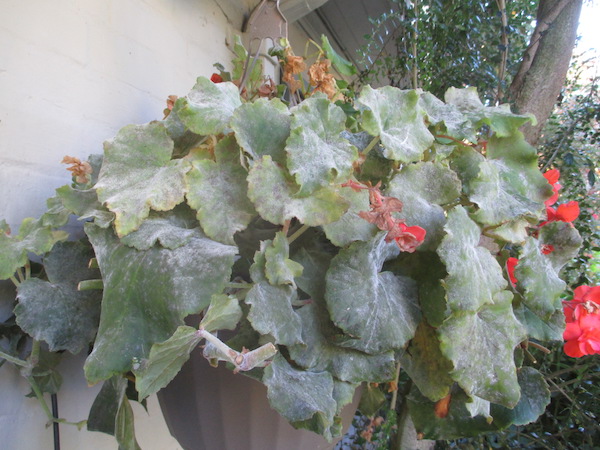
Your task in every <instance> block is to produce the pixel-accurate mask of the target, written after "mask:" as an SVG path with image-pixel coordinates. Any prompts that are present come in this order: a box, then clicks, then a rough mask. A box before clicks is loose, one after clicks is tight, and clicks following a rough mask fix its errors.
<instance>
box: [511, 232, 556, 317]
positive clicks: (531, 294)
mask: <svg viewBox="0 0 600 450" xmlns="http://www.w3.org/2000/svg"><path fill="white" fill-rule="evenodd" d="M515 277H516V278H517V280H519V281H518V284H517V286H518V288H519V289H521V290H522V291H523V302H524V303H525V305H526V306H527V308H529V309H530V310H531V311H532V312H533V313H534V314H536V315H537V316H539V317H540V318H541V319H542V320H545V319H548V318H550V316H551V315H552V314H554V313H555V312H556V311H557V310H560V309H562V302H561V300H560V296H561V294H562V293H563V291H564V290H565V287H566V283H565V282H564V281H563V280H561V279H560V278H559V276H558V273H557V272H556V271H555V269H554V267H553V266H552V262H551V261H550V259H548V258H547V257H546V255H544V254H542V252H541V251H540V249H539V248H538V241H537V239H534V238H528V239H527V241H525V245H524V246H523V249H522V250H521V254H520V256H519V264H518V265H517V267H516V268H515Z"/></svg>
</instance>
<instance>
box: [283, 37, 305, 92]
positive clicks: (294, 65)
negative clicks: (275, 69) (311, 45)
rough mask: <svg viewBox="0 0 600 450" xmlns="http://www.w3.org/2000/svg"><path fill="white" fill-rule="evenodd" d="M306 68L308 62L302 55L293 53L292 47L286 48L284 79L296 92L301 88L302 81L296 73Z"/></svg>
mask: <svg viewBox="0 0 600 450" xmlns="http://www.w3.org/2000/svg"><path fill="white" fill-rule="evenodd" d="M304 70H306V64H305V63H304V58H303V57H302V56H295V55H294V54H292V50H291V49H290V48H286V49H285V64H284V66H283V77H282V78H283V81H285V82H286V83H287V84H288V85H289V87H290V90H291V91H292V92H296V91H297V90H298V89H299V88H300V82H299V81H298V80H296V77H295V76H294V75H296V74H298V73H301V72H303V71H304Z"/></svg>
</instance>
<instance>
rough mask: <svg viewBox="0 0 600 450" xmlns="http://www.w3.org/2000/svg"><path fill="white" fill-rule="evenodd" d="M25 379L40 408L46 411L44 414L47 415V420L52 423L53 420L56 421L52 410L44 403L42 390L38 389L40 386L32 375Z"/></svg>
mask: <svg viewBox="0 0 600 450" xmlns="http://www.w3.org/2000/svg"><path fill="white" fill-rule="evenodd" d="M27 381H29V385H30V386H31V389H32V390H33V393H34V394H35V396H36V398H37V399H38V401H39V402H40V405H41V406H42V409H43V410H44V412H45V413H46V416H47V417H48V421H49V422H51V423H53V422H54V421H56V420H57V419H56V417H54V416H53V415H52V411H50V408H48V404H47V403H46V399H45V398H44V394H43V393H42V390H41V389H40V387H39V386H38V384H37V382H36V381H35V378H33V376H29V377H27Z"/></svg>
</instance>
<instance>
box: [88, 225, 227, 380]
mask: <svg viewBox="0 0 600 450" xmlns="http://www.w3.org/2000/svg"><path fill="white" fill-rule="evenodd" d="M85 230H86V233H87V235H88V237H89V238H90V241H91V243H92V245H93V246H94V250H95V252H96V258H97V259H98V264H99V266H100V271H101V272H102V277H103V279H104V297H103V300H102V313H101V317H100V327H99V330H98V336H97V338H96V342H95V345H94V350H93V351H92V353H91V354H90V356H89V357H88V359H87V361H86V363H85V366H84V369H85V374H86V378H87V380H88V382H90V383H96V382H98V381H101V380H104V379H107V378H109V377H110V376H112V375H114V374H116V373H122V372H127V371H128V370H131V367H132V361H133V358H138V359H140V360H141V359H143V358H146V357H147V356H148V353H149V351H150V347H151V346H152V344H154V343H157V342H162V341H164V340H166V339H168V338H169V337H170V336H171V335H172V334H173V333H174V332H175V330H176V329H177V327H178V326H180V325H183V324H184V323H183V318H184V317H186V316H187V315H189V314H197V313H199V312H200V311H202V310H203V309H204V308H206V307H207V306H208V305H209V302H210V298H211V296H212V295H213V294H218V293H221V292H222V290H223V288H224V285H225V282H227V281H228V280H229V278H230V275H231V267H232V265H233V261H234V257H235V254H236V253H237V249H236V247H233V246H228V245H224V244H221V243H218V242H215V241H212V240H210V239H208V238H207V237H205V236H204V235H203V234H202V233H201V232H200V231H199V230H197V232H196V235H195V236H194V237H193V238H192V239H191V240H189V241H188V242H187V244H186V245H184V246H181V247H178V248H176V249H174V250H170V249H167V248H163V247H159V246H154V247H151V248H149V249H148V250H145V251H140V250H136V249H135V248H131V247H128V246H126V245H124V244H123V243H121V242H120V241H119V239H118V238H117V237H116V236H115V235H114V234H113V233H112V231H111V230H110V229H107V230H103V229H100V228H98V227H96V226H94V225H92V224H86V226H85ZM182 231H184V232H185V230H182Z"/></svg>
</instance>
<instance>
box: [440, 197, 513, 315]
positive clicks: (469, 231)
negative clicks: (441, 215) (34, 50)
mask: <svg viewBox="0 0 600 450" xmlns="http://www.w3.org/2000/svg"><path fill="white" fill-rule="evenodd" d="M444 229H445V230H446V233H447V234H446V236H445V237H444V239H443V240H442V242H441V244H440V246H439V247H438V250H437V253H438V254H439V255H440V258H441V259H442V261H443V262H444V264H445V265H446V269H447V271H448V277H447V278H446V280H445V284H446V290H447V297H448V305H449V306H450V308H451V309H452V310H453V311H465V310H468V311H476V310H478V309H479V307H480V306H482V305H484V304H486V303H488V304H489V303H493V302H494V297H495V295H496V294H497V293H498V292H500V291H502V290H503V289H504V288H506V286H507V284H508V283H507V281H506V280H505V279H504V277H503V275H502V268H501V267H500V265H499V264H498V262H497V261H496V259H495V258H494V257H493V256H492V255H491V253H490V252H489V250H488V249H486V248H484V247H481V246H480V245H479V240H480V236H481V230H480V229H479V227H478V226H477V224H476V223H475V222H473V221H472V220H471V219H470V218H469V216H468V215H467V212H466V210H465V209H464V208H463V207H462V206H456V207H454V208H453V209H451V210H450V211H449V212H448V219H447V223H446V226H445V227H444Z"/></svg>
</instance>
